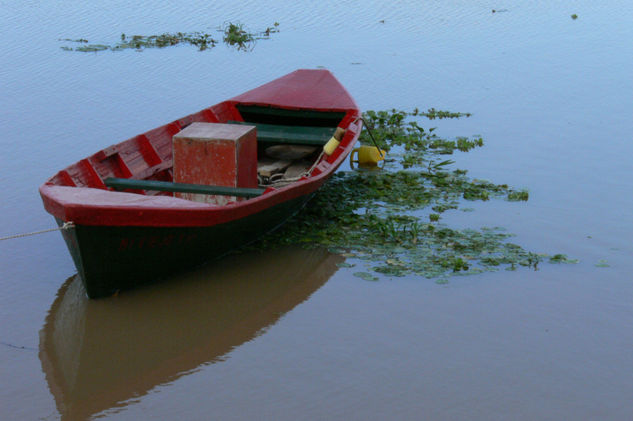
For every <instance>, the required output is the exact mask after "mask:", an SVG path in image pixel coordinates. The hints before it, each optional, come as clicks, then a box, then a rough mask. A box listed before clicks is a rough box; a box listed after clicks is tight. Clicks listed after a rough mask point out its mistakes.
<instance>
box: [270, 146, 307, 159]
mask: <svg viewBox="0 0 633 421" xmlns="http://www.w3.org/2000/svg"><path fill="white" fill-rule="evenodd" d="M316 150H317V147H316V146H306V145H274V146H269V147H268V148H266V155H267V156H269V157H271V158H275V159H290V160H293V159H303V158H305V157H307V156H308V155H310V154H313V153H314V151H316Z"/></svg>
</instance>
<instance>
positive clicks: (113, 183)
mask: <svg viewBox="0 0 633 421" xmlns="http://www.w3.org/2000/svg"><path fill="white" fill-rule="evenodd" d="M104 183H105V185H106V186H108V187H112V188H114V189H116V190H125V189H132V190H155V191H168V192H180V193H198V194H213V195H224V196H238V197H257V196H259V195H261V194H262V193H263V192H264V189H256V188H254V189H251V188H244V187H225V186H207V185H203V184H187V183H172V182H169V181H158V180H136V179H132V178H106V179H105V180H104Z"/></svg>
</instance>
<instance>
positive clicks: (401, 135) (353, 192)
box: [259, 109, 574, 283]
mask: <svg viewBox="0 0 633 421" xmlns="http://www.w3.org/2000/svg"><path fill="white" fill-rule="evenodd" d="M468 115H469V114H463V113H452V112H448V111H438V110H435V109H430V110H429V111H428V112H426V113H422V112H419V111H417V110H415V111H414V112H412V113H407V112H404V111H400V110H390V111H378V112H375V111H368V112H367V113H365V114H364V116H363V117H364V119H365V121H366V123H367V126H369V127H371V128H372V133H373V136H374V138H375V139H376V140H377V141H378V143H379V144H380V146H381V148H383V149H385V150H390V151H391V152H390V154H389V155H390V159H389V161H390V162H389V163H388V164H387V165H386V167H385V169H384V170H383V171H366V172H359V171H351V172H338V173H336V174H335V175H334V176H333V178H332V179H331V180H330V181H329V182H328V183H327V184H326V185H325V186H324V187H323V188H322V189H321V190H320V191H319V192H318V193H317V195H316V196H315V198H314V199H313V200H312V201H311V202H310V204H309V205H308V206H307V208H306V209H305V210H304V211H303V212H302V213H300V214H299V215H297V216H296V217H295V218H294V219H293V220H292V221H291V222H290V223H289V224H287V225H286V228H285V229H284V230H283V231H281V232H279V233H277V234H276V235H274V236H273V237H272V238H269V239H267V240H265V241H264V244H263V245H262V244H260V245H259V246H264V247H265V246H267V245H273V244H278V243H284V244H304V245H310V246H312V245H321V246H326V247H329V248H330V249H331V250H333V251H334V252H338V253H342V254H344V255H345V256H347V257H352V258H356V259H360V260H366V261H368V262H369V265H370V266H371V268H372V269H373V270H374V271H375V272H379V273H383V274H387V275H394V276H402V275H407V274H414V275H420V276H424V277H429V278H439V279H440V281H439V283H445V276H447V275H454V274H460V273H464V274H472V273H479V272H482V271H490V270H497V269H498V268H499V267H502V266H505V267H506V269H507V270H515V269H516V268H517V267H519V266H524V267H531V268H533V269H537V268H538V265H539V263H540V262H541V261H542V259H543V257H544V255H540V254H536V253H533V252H529V251H526V250H524V249H523V248H522V247H520V246H518V245H516V244H513V243H510V242H508V239H509V238H510V237H511V234H508V233H506V232H505V231H504V230H503V229H502V228H499V227H496V228H482V229H480V230H473V229H462V230H458V229H453V228H450V227H448V226H445V225H444V224H441V223H440V222H439V221H440V216H441V214H442V213H443V212H446V211H448V210H451V209H458V208H459V207H460V205H461V204H463V203H465V202H467V201H474V200H478V201H486V200H490V199H492V198H505V199H506V200H509V201H519V200H528V193H527V191H525V190H515V189H512V188H510V187H509V186H508V185H507V184H494V183H491V182H489V181H485V180H477V179H471V178H469V177H468V176H467V171H465V170H460V169H451V168H450V166H451V165H452V164H454V161H453V160H439V159H437V158H438V157H439V156H442V155H447V154H453V153H454V152H455V151H456V150H457V151H463V152H466V151H468V150H471V149H472V148H474V147H481V146H483V140H482V139H481V137H480V136H476V137H475V138H474V139H468V138H463V137H462V138H457V139H456V140H454V141H453V140H447V139H442V138H440V137H439V136H437V135H436V134H435V129H424V128H422V127H421V126H420V125H419V124H418V122H417V121H416V120H417V119H419V118H420V117H427V118H430V119H435V118H438V119H439V118H458V117H463V116H468ZM365 136H366V133H365V132H364V133H363V135H362V136H361V141H362V142H368V141H369V140H370V139H369V137H367V138H366V137H365ZM562 256H564V255H555V256H553V257H551V258H550V261H551V262H553V263H555V262H566V263H573V262H574V261H573V260H572V259H567V257H566V256H565V257H562ZM359 273H361V274H362V277H363V278H366V279H369V278H371V279H372V280H374V278H373V277H372V275H369V274H367V273H366V272H359ZM358 276H361V275H358Z"/></svg>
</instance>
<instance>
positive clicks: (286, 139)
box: [228, 121, 335, 146]
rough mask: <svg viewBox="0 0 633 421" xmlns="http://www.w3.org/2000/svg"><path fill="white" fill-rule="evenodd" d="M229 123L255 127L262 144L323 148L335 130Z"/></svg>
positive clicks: (241, 122)
mask: <svg viewBox="0 0 633 421" xmlns="http://www.w3.org/2000/svg"><path fill="white" fill-rule="evenodd" d="M228 123H230V124H246V125H249V126H255V127H256V128H257V141H258V142H261V143H285V144H293V145H313V146H323V145H325V144H326V143H327V141H328V140H330V138H331V137H332V135H333V134H334V130H335V128H334V127H310V126H284V125H279V124H264V123H249V122H244V121H229V122H228Z"/></svg>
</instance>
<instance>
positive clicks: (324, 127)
mask: <svg viewBox="0 0 633 421" xmlns="http://www.w3.org/2000/svg"><path fill="white" fill-rule="evenodd" d="M346 116H347V113H346V112H344V111H343V112H336V111H315V110H296V109H282V108H274V107H270V106H262V105H250V104H241V103H235V102H232V101H226V102H223V103H220V104H217V105H215V106H212V107H209V108H205V109H203V110H201V111H199V112H197V113H194V114H190V115H188V116H186V117H183V118H181V119H179V120H176V121H174V122H171V123H169V124H166V125H164V126H161V127H158V128H156V129H153V130H150V131H148V132H146V133H143V134H140V135H137V136H135V137H132V138H130V139H128V140H125V141H123V142H121V143H118V144H116V145H112V146H110V147H107V148H105V149H102V150H100V151H99V152H97V153H95V154H93V155H91V156H89V157H88V158H85V159H82V160H81V161H79V162H77V163H75V164H73V165H70V166H69V167H67V168H65V169H63V170H62V171H60V172H58V173H57V174H56V175H55V176H54V177H53V178H51V179H50V180H49V184H54V185H60V186H70V187H91V188H97V189H110V190H112V189H116V190H124V191H127V192H133V193H137V194H143V195H164V196H172V195H173V194H174V191H178V190H177V189H176V190H174V189H172V188H166V189H162V190H161V189H154V188H152V186H150V185H149V184H147V183H145V184H144V182H155V183H156V182H159V183H160V182H162V183H163V184H166V183H171V184H172V185H175V184H177V183H173V181H174V180H173V178H174V177H173V151H172V138H173V136H174V135H175V134H177V133H178V132H180V131H181V130H182V129H184V128H185V127H187V126H189V125H190V124H192V123H194V122H202V123H229V124H248V125H254V126H256V130H257V160H258V163H257V172H258V184H259V187H260V188H262V191H263V188H266V187H270V186H274V187H277V186H283V185H284V184H288V183H291V182H293V181H296V180H298V179H299V178H300V177H301V176H302V175H304V174H306V172H308V171H309V170H310V169H311V168H313V166H314V165H315V164H316V163H317V161H318V160H319V159H320V158H321V156H322V151H323V146H324V145H325V144H326V143H327V142H328V140H329V139H330V138H331V137H332V136H333V134H334V132H335V130H336V128H337V126H340V125H342V122H343V121H344V120H345V117H346ZM124 179H127V180H124ZM116 180H121V181H128V182H129V181H135V182H136V184H134V183H132V184H129V183H128V184H123V183H119V184H117V182H116ZM156 184H158V183H156ZM231 193H232V194H235V193H236V192H235V191H233V192H231Z"/></svg>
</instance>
